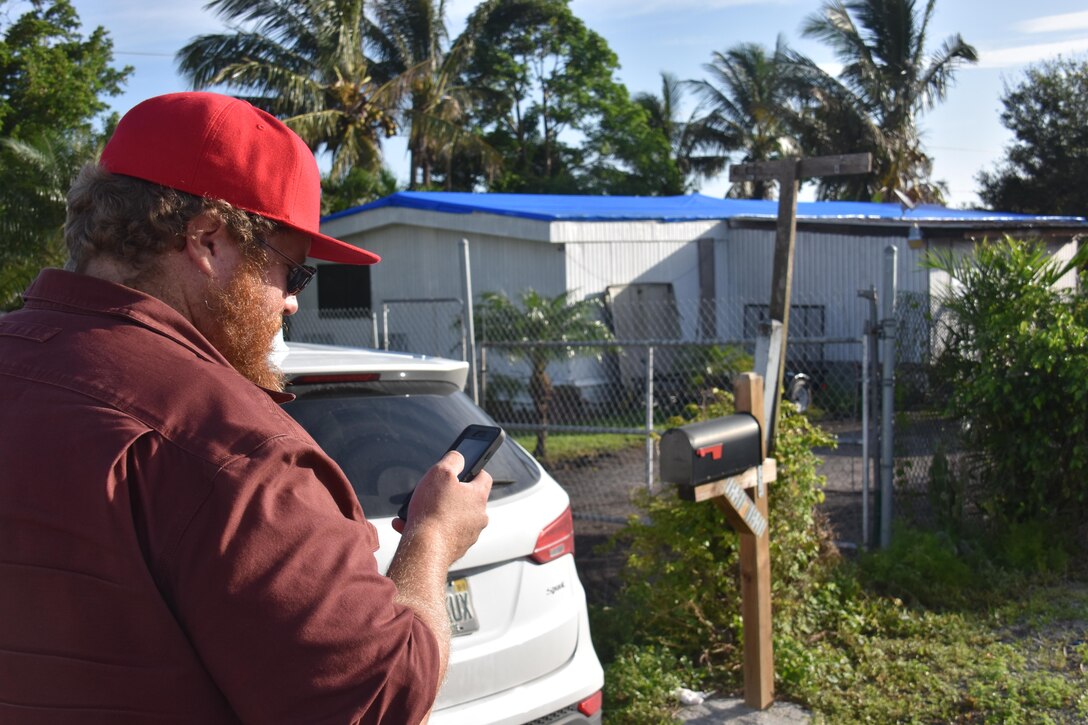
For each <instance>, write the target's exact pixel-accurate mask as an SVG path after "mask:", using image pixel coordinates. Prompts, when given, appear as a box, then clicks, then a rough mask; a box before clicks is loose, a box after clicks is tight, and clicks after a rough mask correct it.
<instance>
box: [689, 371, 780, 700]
mask: <svg viewBox="0 0 1088 725" xmlns="http://www.w3.org/2000/svg"><path fill="white" fill-rule="evenodd" d="M733 392H734V395H735V399H736V406H735V407H736V410H737V412H738V413H749V414H751V415H752V416H753V417H755V419H756V420H757V421H759V425H760V430H761V431H762V430H766V428H765V423H766V421H765V420H764V413H763V378H761V377H760V376H759V375H756V374H755V373H743V374H741V375H739V376H738V377H737V379H736V381H735V383H734V385H733ZM766 442H767V436H766V435H761V436H760V445H761V448H762V463H760V465H758V466H754V467H752V468H749V469H748V470H746V471H744V472H743V473H739V474H737V475H735V476H730V477H729V478H726V479H724V480H720V481H711V482H709V483H704V484H701V485H698V486H692V487H691V488H690V489H687V490H686V491H684V494H683V495H684V498H689V499H692V500H694V501H713V502H714V503H715V504H716V505H717V506H718V507H719V508H720V509H721V510H722V512H723V513H724V514H725V518H726V520H728V521H729V524H730V525H731V526H732V527H733V528H734V529H735V530H736V531H737V533H738V534H740V591H741V617H742V620H743V623H744V702H745V704H746V705H748V706H749V707H753V708H756V709H759V710H764V709H766V708H768V707H770V706H771V704H772V703H773V702H774V651H773V646H772V643H771V551H770V534H769V527H768V523H767V485H768V484H770V483H773V482H774V481H775V479H776V477H777V467H776V465H775V461H774V459H773V458H767V457H766V455H767V443H766ZM681 490H683V489H681Z"/></svg>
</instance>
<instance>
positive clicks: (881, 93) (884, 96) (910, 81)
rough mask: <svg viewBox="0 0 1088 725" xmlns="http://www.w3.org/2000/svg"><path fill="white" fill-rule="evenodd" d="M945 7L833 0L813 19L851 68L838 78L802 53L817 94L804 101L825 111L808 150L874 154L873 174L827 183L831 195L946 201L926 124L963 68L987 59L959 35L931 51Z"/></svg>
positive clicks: (807, 136)
mask: <svg viewBox="0 0 1088 725" xmlns="http://www.w3.org/2000/svg"><path fill="white" fill-rule="evenodd" d="M935 6H936V0H927V2H926V3H925V7H924V8H922V9H921V11H920V12H919V9H918V6H917V3H916V2H915V0H850V1H848V2H843V0H826V1H825V2H824V4H823V6H822V8H821V9H820V11H819V12H818V13H816V14H814V15H811V16H809V17H808V18H807V19H806V20H805V22H804V24H803V26H802V33H803V34H804V35H805V36H806V37H810V38H816V39H817V40H821V41H823V42H824V43H826V44H827V45H829V46H830V48H831V50H832V51H833V52H834V54H835V57H836V58H837V59H838V60H839V61H840V62H841V63H842V66H843V68H842V72H841V73H840V74H839V76H838V78H832V77H831V76H830V75H828V74H827V73H826V72H824V71H822V70H821V69H820V68H818V67H817V66H816V64H815V63H813V62H812V61H811V60H809V59H808V58H805V57H804V56H801V55H799V54H794V55H793V58H794V61H795V64H796V72H797V73H799V74H800V75H801V76H802V78H806V85H807V86H808V88H809V91H808V93H809V95H808V97H807V98H805V99H803V100H804V101H805V102H806V103H812V104H814V109H815V114H814V117H812V118H811V119H810V121H809V123H808V124H807V128H806V129H805V132H804V133H803V135H802V144H803V147H804V149H805V151H806V153H810V154H813V155H820V154H832V153H853V152H859V151H869V152H871V153H872V154H873V172H872V173H871V174H869V175H853V176H843V177H826V178H825V179H821V180H820V182H819V192H818V193H819V195H820V197H821V198H825V199H828V198H831V199H836V198H837V199H858V200H870V199H876V200H883V199H888V198H891V195H893V194H894V192H895V191H896V190H898V191H899V192H901V193H903V194H905V195H907V196H908V197H910V198H911V199H913V200H916V201H936V202H939V201H941V200H942V197H943V192H942V187H941V185H940V184H937V183H934V182H933V181H932V180H931V179H930V174H931V171H932V160H931V159H930V157H929V156H928V155H927V154H926V153H925V150H924V149H923V148H922V142H921V138H920V136H919V133H918V126H917V119H918V116H919V114H921V113H922V112H923V111H926V110H928V109H930V108H932V107H933V106H935V105H936V104H937V103H938V102H940V101H941V100H943V99H944V97H945V94H946V93H947V91H948V88H949V86H950V85H951V83H952V80H953V77H954V76H955V72H956V70H957V69H958V68H959V67H960V66H961V65H963V64H964V63H974V62H976V61H977V60H978V54H977V53H976V51H975V49H974V47H972V46H971V45H968V44H967V43H966V42H965V41H964V40H963V38H962V37H961V36H960V35H959V34H956V35H953V36H951V37H949V38H947V39H946V40H945V41H944V43H943V44H942V45H941V46H940V48H938V49H937V50H936V51H935V52H932V53H930V54H928V55H927V33H928V30H929V23H930V20H931V19H932V17H933V12H934V8H935Z"/></svg>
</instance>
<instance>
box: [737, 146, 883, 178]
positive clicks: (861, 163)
mask: <svg viewBox="0 0 1088 725" xmlns="http://www.w3.org/2000/svg"><path fill="white" fill-rule="evenodd" d="M872 170H873V156H872V154H870V153H867V152H866V153H860V154H832V155H830V156H814V157H812V158H804V159H797V158H789V159H775V160H773V161H755V162H752V163H749V164H731V165H730V166H729V180H730V181H732V182H737V181H772V180H773V181H777V180H779V179H780V178H781V177H782V176H783V175H784V174H792V175H794V176H797V177H798V178H801V179H811V178H814V177H820V176H845V175H848V174H867V173H869V172H870V171H872Z"/></svg>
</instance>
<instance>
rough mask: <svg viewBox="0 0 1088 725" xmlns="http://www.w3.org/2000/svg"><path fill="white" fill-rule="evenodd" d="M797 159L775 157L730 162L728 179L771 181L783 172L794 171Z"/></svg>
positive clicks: (792, 172)
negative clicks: (740, 162)
mask: <svg viewBox="0 0 1088 725" xmlns="http://www.w3.org/2000/svg"><path fill="white" fill-rule="evenodd" d="M796 169H797V159H775V160H774V161H754V162H752V163H750V164H730V165H729V180H730V181H731V182H734V183H736V182H738V181H771V180H775V181H776V180H778V179H779V177H781V176H782V175H783V174H785V173H791V174H794V173H796Z"/></svg>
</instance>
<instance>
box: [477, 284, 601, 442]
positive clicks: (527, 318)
mask: <svg viewBox="0 0 1088 725" xmlns="http://www.w3.org/2000/svg"><path fill="white" fill-rule="evenodd" d="M599 307H600V303H599V301H598V300H595V299H590V300H571V299H570V292H561V293H560V294H558V295H555V296H554V297H547V296H545V295H542V294H540V293H539V292H537V291H535V290H532V289H527V290H525V291H523V292H522V293H521V295H520V298H519V299H518V301H517V302H515V301H513V300H511V299H510V298H509V297H507V296H506V295H505V294H501V293H498V292H485V293H484V294H483V295H481V304H480V305H478V306H477V307H476V319H475V321H474V323H475V327H476V333H477V335H480V337H481V338H482V339H483V340H484V341H487V342H516V343H525V344H524V345H519V346H516V347H506V348H503V352H504V354H506V355H508V356H509V357H510V358H511V359H512V360H518V361H524V362H527V363H528V364H529V369H530V372H529V395H530V397H531V398H532V399H533V408H534V410H535V412H536V416H537V421H538V422H539V424H540V429H539V430H538V431H537V434H536V447H535V448H534V450H533V455H535V456H537V457H539V458H541V459H542V460H543V459H546V458H547V442H548V420H549V414H550V411H551V403H552V399H553V396H554V389H553V387H552V380H551V376H550V375H549V374H548V364H549V363H551V362H554V361H557V360H566V359H568V358H572V357H574V355H575V349H574V348H570V347H563V346H561V345H547V344H543V345H541V344H536V343H556V342H570V341H575V340H607V339H609V337H611V335H610V333H609V331H608V328H607V327H606V326H605V325H604V323H602V322H601V321H600V320H599V319H598V314H597V312H598V310H599Z"/></svg>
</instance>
